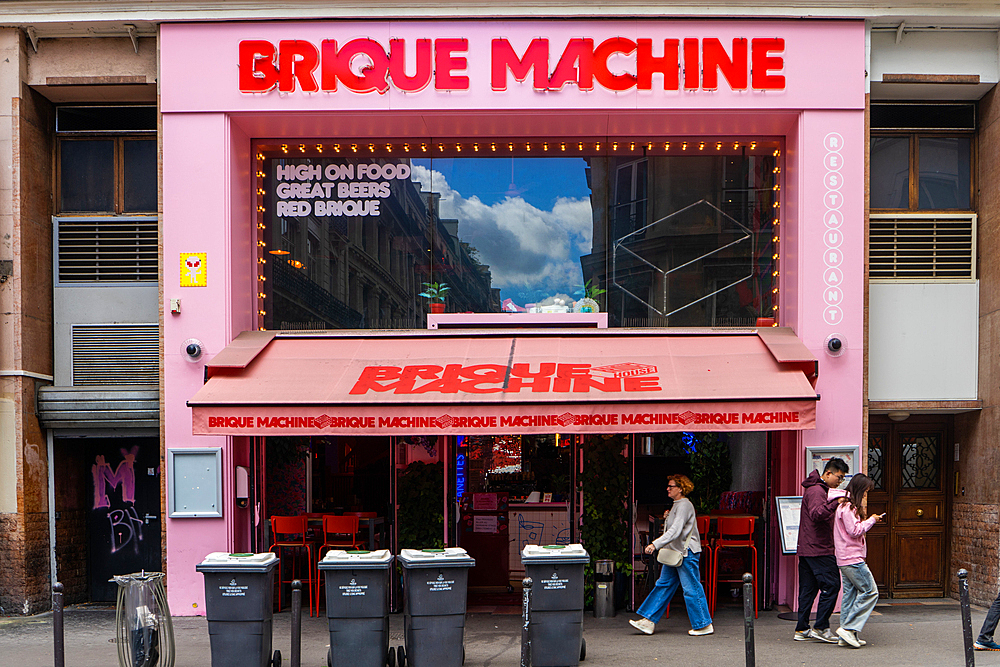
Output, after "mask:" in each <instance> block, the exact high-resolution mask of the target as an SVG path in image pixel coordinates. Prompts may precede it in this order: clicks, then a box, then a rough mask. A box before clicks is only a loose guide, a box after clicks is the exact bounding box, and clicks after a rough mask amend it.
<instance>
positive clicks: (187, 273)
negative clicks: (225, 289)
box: [181, 252, 208, 287]
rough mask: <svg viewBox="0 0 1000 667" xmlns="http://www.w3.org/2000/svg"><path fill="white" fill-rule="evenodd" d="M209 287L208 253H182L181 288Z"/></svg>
mask: <svg viewBox="0 0 1000 667" xmlns="http://www.w3.org/2000/svg"><path fill="white" fill-rule="evenodd" d="M207 285H208V253H207V252H182V253H181V287H206V286H207Z"/></svg>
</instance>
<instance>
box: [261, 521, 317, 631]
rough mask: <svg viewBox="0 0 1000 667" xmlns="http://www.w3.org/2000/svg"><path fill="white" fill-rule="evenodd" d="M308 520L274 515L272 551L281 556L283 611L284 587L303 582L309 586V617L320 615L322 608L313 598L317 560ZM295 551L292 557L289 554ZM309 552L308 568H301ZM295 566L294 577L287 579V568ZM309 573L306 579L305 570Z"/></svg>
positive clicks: (293, 568)
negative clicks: (303, 558) (309, 535)
mask: <svg viewBox="0 0 1000 667" xmlns="http://www.w3.org/2000/svg"><path fill="white" fill-rule="evenodd" d="M307 522H308V518H307V517H306V516H304V515H303V516H272V517H271V548H270V549H269V551H273V552H274V553H275V554H276V555H277V556H278V582H277V583H278V608H279V609H280V608H281V589H282V588H283V585H284V584H290V583H292V581H293V580H295V579H298V580H299V581H301V582H302V583H304V584H306V590H308V591H309V615H310V616H312V615H314V607H315V613H316V614H318V613H319V606H318V605H317V604H316V600H315V598H314V597H313V594H312V589H313V583H314V581H315V577H314V575H313V572H314V568H315V562H316V561H315V559H314V558H313V543H312V542H310V541H309V538H308V536H307V534H306V533H307V531H308V525H307ZM289 551H291V553H290V554H289V553H288V552H289ZM303 551H304V552H305V557H306V565H305V568H302V567H301V560H302V555H303V554H302V552H303ZM289 561H290V563H291V570H292V573H291V576H290V578H289V579H286V578H285V577H284V576H283V574H282V573H283V572H284V567H285V564H286V562H289ZM303 569H304V570H305V576H303V574H302V570H303Z"/></svg>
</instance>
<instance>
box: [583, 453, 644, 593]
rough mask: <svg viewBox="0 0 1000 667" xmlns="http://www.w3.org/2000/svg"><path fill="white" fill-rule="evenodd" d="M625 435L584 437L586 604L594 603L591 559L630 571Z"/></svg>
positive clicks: (622, 571)
mask: <svg viewBox="0 0 1000 667" xmlns="http://www.w3.org/2000/svg"><path fill="white" fill-rule="evenodd" d="M626 437H627V436H624V435H601V436H596V437H593V438H588V439H587V442H586V444H585V445H584V447H583V474H582V475H580V484H581V490H582V491H583V528H582V530H581V537H582V542H583V544H584V546H586V548H587V551H588V552H589V553H590V558H591V561H590V563H588V564H587V566H586V570H585V571H586V584H585V589H584V595H585V599H586V605H587V606H591V605H593V602H594V561H596V560H601V559H609V560H613V561H614V562H615V572H616V573H619V574H620V576H629V575H631V573H632V553H631V549H630V546H629V535H630V532H631V531H630V528H629V521H628V505H627V502H628V498H629V496H630V495H631V493H632V477H631V471H630V470H629V462H628V459H627V458H626V457H625V454H624V451H625V447H626V440H625V438H626Z"/></svg>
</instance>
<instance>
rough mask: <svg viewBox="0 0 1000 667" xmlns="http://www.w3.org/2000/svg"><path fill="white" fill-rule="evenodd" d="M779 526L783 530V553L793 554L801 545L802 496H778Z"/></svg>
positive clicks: (776, 499) (776, 500)
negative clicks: (800, 514) (800, 515)
mask: <svg viewBox="0 0 1000 667" xmlns="http://www.w3.org/2000/svg"><path fill="white" fill-rule="evenodd" d="M774 501H775V502H776V503H777V504H778V525H779V527H780V528H781V553H783V554H793V553H795V552H796V551H797V549H798V543H799V512H800V511H801V510H802V496H778V497H777V498H775V499H774Z"/></svg>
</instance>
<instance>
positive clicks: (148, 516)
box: [142, 514, 156, 526]
mask: <svg viewBox="0 0 1000 667" xmlns="http://www.w3.org/2000/svg"><path fill="white" fill-rule="evenodd" d="M142 518H143V519H145V521H144V522H143V523H144V524H145V525H147V526H148V525H149V520H150V519H155V518H156V515H155V514H147V515H146V516H144V517H142Z"/></svg>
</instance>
